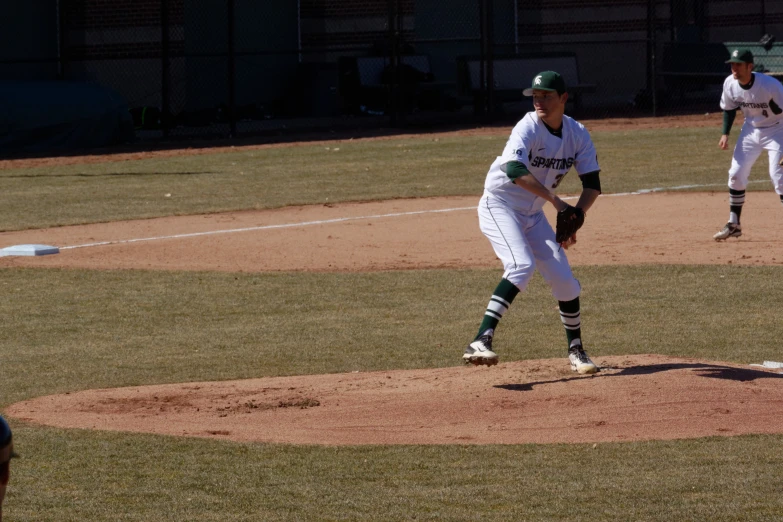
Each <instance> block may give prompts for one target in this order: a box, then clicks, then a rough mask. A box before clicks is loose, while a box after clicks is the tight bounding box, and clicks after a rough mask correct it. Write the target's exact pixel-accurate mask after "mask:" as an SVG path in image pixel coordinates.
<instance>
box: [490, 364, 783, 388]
mask: <svg viewBox="0 0 783 522" xmlns="http://www.w3.org/2000/svg"><path fill="white" fill-rule="evenodd" d="M616 369H618V368H616V367H612V366H602V367H601V370H603V371H605V372H606V371H608V370H616ZM684 369H692V370H695V373H696V375H697V376H699V377H706V378H708V379H726V380H730V381H737V382H748V381H755V380H756V379H783V374H779V373H771V372H766V371H762V370H753V369H751V368H734V367H732V366H721V365H718V364H704V363H668V364H643V365H639V366H631V367H629V368H623V369H621V370H620V371H619V372H612V373H601V372H599V373H597V374H594V375H590V376H584V375H581V376H574V377H564V378H562V379H554V380H551V381H536V382H526V383H522V384H496V385H495V386H493V387H494V388H500V389H502V390H509V391H531V390H532V389H533V387H535V386H541V385H544V384H555V383H558V382H569V381H574V380H577V379H585V378H589V379H600V378H611V377H623V376H629V375H650V374H653V373H660V372H667V371H671V370H684Z"/></svg>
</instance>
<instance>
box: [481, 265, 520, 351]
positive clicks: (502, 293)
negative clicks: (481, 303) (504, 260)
mask: <svg viewBox="0 0 783 522" xmlns="http://www.w3.org/2000/svg"><path fill="white" fill-rule="evenodd" d="M518 293H519V288H517V287H516V286H515V285H514V283H512V282H511V281H509V280H508V279H501V280H500V283H499V284H498V286H497V288H495V291H494V292H493V293H492V297H491V298H490V300H489V304H488V305H487V311H486V312H484V319H483V320H482V321H481V326H479V331H478V334H476V339H478V338H479V337H481V334H483V333H484V332H486V331H487V330H493V333H494V330H495V328H496V327H497V325H498V323H499V322H500V319H501V318H502V317H503V314H505V313H506V311H508V307H509V306H511V303H512V302H514V298H515V297H516V296H517V294H518ZM476 339H474V341H475V340H476Z"/></svg>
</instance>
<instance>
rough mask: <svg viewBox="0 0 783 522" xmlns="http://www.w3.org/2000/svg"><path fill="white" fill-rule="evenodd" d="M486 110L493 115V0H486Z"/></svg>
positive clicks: (491, 117)
mask: <svg viewBox="0 0 783 522" xmlns="http://www.w3.org/2000/svg"><path fill="white" fill-rule="evenodd" d="M486 5H487V30H486V35H487V112H488V114H489V119H490V120H493V119H494V117H495V57H494V51H495V0H487V3H486Z"/></svg>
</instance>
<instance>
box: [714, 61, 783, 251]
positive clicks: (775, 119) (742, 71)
mask: <svg viewBox="0 0 783 522" xmlns="http://www.w3.org/2000/svg"><path fill="white" fill-rule="evenodd" d="M726 63H729V64H731V74H730V75H729V76H728V77H727V78H726V80H725V81H724V82H723V94H722V95H721V98H720V107H721V109H723V134H722V135H721V137H720V141H719V142H718V146H719V147H720V148H721V149H723V150H726V149H728V146H729V145H728V144H729V131H730V130H731V126H732V124H733V123H734V118H735V117H736V115H737V109H741V110H742V114H743V115H744V117H745V123H743V124H742V128H741V129H740V133H739V136H738V137H737V144H736V146H735V147H734V155H733V156H732V158H731V168H730V169H729V222H728V223H726V225H724V227H723V228H722V229H721V230H720V231H719V232H718V233H716V234H715V235H714V236H712V237H713V238H714V239H715V240H716V241H722V240H724V239H728V238H730V237H740V236H741V235H742V225H741V224H740V214H741V213H742V205H744V204H745V188H746V187H747V185H748V177H749V176H750V169H751V167H753V164H754V163H755V162H756V160H757V159H758V157H759V156H760V155H761V152H762V151H764V150H766V151H767V153H768V154H769V177H770V178H772V184H773V185H774V187H775V192H777V194H778V196H779V197H780V201H781V203H783V165H781V151H782V150H783V124H781V121H783V109H781V107H783V84H781V83H780V82H779V81H778V80H776V79H775V78H772V77H771V76H767V75H765V74H762V73H758V72H753V53H752V52H751V51H750V50H748V49H733V50H732V51H731V57H730V58H729V59H728V60H727V61H726Z"/></svg>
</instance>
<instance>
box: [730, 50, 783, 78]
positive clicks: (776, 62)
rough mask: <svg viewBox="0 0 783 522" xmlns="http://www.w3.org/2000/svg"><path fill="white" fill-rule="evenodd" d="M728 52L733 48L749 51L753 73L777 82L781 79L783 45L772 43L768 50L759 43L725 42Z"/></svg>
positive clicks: (782, 71)
mask: <svg viewBox="0 0 783 522" xmlns="http://www.w3.org/2000/svg"><path fill="white" fill-rule="evenodd" d="M724 45H725V46H726V48H727V51H726V52H727V56H728V52H729V51H728V50H729V49H734V48H735V47H742V48H745V49H750V51H751V52H752V53H753V61H754V63H755V67H754V68H753V70H754V71H760V72H763V73H764V74H767V75H769V76H774V77H775V78H777V79H778V80H780V79H781V78H783V43H774V44H772V46H771V47H770V48H769V49H765V48H764V46H763V45H761V44H760V43H749V42H725V43H724ZM726 59H727V60H728V58H726Z"/></svg>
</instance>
